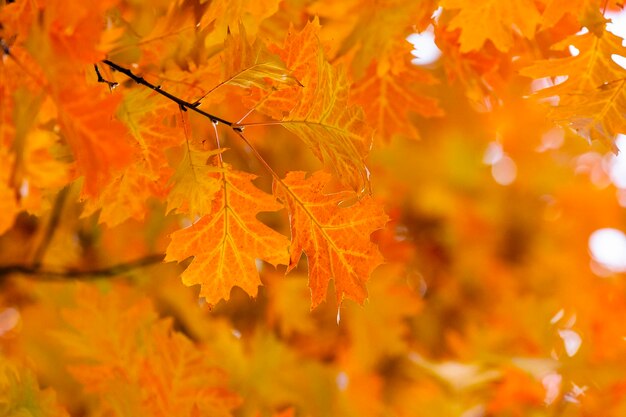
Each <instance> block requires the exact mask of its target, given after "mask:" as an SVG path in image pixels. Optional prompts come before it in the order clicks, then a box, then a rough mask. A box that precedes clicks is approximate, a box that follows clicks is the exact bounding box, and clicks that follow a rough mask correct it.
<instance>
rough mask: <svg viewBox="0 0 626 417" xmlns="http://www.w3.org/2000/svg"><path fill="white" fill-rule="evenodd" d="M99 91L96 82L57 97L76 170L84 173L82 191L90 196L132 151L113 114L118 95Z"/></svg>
mask: <svg viewBox="0 0 626 417" xmlns="http://www.w3.org/2000/svg"><path fill="white" fill-rule="evenodd" d="M102 93H103V90H102V88H101V87H99V86H98V87H89V88H84V89H72V88H66V89H64V90H62V91H60V93H59V94H58V97H56V101H57V105H58V108H59V122H60V125H61V130H62V132H63V134H64V136H65V139H66V140H67V142H68V143H69V145H70V147H71V148H72V151H73V153H74V157H75V159H76V165H77V169H78V173H79V174H80V175H84V176H85V186H84V191H85V193H86V194H87V195H91V196H94V195H96V194H97V193H98V191H99V189H100V188H101V187H103V186H104V185H106V184H107V183H108V182H109V181H110V180H112V179H113V177H114V176H115V174H116V172H117V171H120V170H121V169H122V168H125V167H126V166H128V165H129V164H130V163H131V162H132V160H133V154H134V152H135V149H134V148H133V146H132V145H131V143H130V142H129V140H128V139H129V137H128V129H127V128H126V127H125V126H124V124H123V123H121V122H120V121H119V120H116V119H114V118H113V117H112V115H113V114H115V111H116V110H117V106H118V105H119V102H120V99H121V97H120V96H117V95H108V96H104V97H103V96H102Z"/></svg>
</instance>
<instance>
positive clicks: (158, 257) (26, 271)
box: [0, 254, 165, 282]
mask: <svg viewBox="0 0 626 417" xmlns="http://www.w3.org/2000/svg"><path fill="white" fill-rule="evenodd" d="M163 258H165V255H164V254H155V255H148V256H146V257H144V258H140V259H137V260H134V261H130V262H124V263H119V264H115V265H111V266H107V267H102V268H98V269H65V270H51V269H47V268H46V267H45V266H38V265H18V264H16V265H4V266H0V282H1V281H3V280H4V279H5V278H6V276H9V275H12V274H21V275H28V276H30V277H32V278H34V279H37V280H40V281H63V280H66V279H79V280H86V281H90V280H94V279H99V278H103V277H113V276H116V275H123V274H125V273H127V272H130V271H133V270H135V269H139V268H143V267H146V266H150V265H155V264H159V263H161V262H162V261H163Z"/></svg>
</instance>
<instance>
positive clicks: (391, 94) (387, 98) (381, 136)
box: [350, 57, 443, 142]
mask: <svg viewBox="0 0 626 417" xmlns="http://www.w3.org/2000/svg"><path fill="white" fill-rule="evenodd" d="M403 58H404V57H403ZM436 82H437V80H436V78H434V77H433V76H432V75H431V74H429V73H428V72H426V71H424V70H422V69H420V68H417V67H415V66H409V65H407V64H406V63H405V62H404V60H402V59H399V60H398V59H397V60H394V62H393V64H392V65H391V66H390V67H389V69H388V70H386V71H384V72H383V73H382V74H379V73H378V70H377V65H376V63H373V64H372V65H370V67H369V68H368V70H367V72H366V73H365V76H364V77H363V78H362V79H361V80H360V81H359V82H358V83H357V84H356V85H354V86H353V87H352V91H351V92H350V94H351V98H352V99H353V100H354V101H355V102H356V103H358V104H360V105H361V106H362V107H363V110H364V111H365V115H366V117H367V120H368V121H369V123H370V125H371V126H373V127H374V128H375V131H376V133H375V135H376V138H377V139H378V140H381V141H383V142H389V141H390V140H391V138H392V137H393V136H394V135H395V134H401V135H403V136H405V137H409V138H411V139H418V138H419V137H420V135H419V132H418V130H417V129H416V128H415V125H414V123H412V122H411V120H410V119H409V113H417V114H419V115H421V116H425V117H433V116H442V115H443V111H442V110H441V109H440V108H439V106H438V104H437V101H436V100H435V99H433V98H431V97H427V96H425V95H422V94H420V93H419V92H418V91H417V89H418V88H419V86H420V85H425V84H435V83H436Z"/></svg>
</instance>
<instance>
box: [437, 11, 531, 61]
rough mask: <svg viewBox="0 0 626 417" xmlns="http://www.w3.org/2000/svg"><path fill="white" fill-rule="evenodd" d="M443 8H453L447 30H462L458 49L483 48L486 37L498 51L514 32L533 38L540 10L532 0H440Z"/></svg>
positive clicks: (509, 42)
mask: <svg viewBox="0 0 626 417" xmlns="http://www.w3.org/2000/svg"><path fill="white" fill-rule="evenodd" d="M440 5H441V6H442V7H443V8H444V9H445V10H456V11H457V14H456V15H455V16H454V17H453V18H452V20H450V23H449V25H448V30H455V29H460V30H461V37H460V38H459V42H460V43H461V46H460V50H461V52H469V51H473V50H477V49H480V48H482V46H483V44H484V43H485V42H486V41H488V40H489V41H491V42H493V44H494V46H495V47H496V48H498V50H499V51H501V52H507V51H508V50H509V49H511V47H512V46H513V39H514V34H515V33H516V32H520V33H521V35H522V36H524V37H526V38H528V39H532V38H533V37H534V35H535V29H536V26H537V25H538V24H539V22H540V20H541V14H540V13H539V10H538V9H537V6H536V4H535V2H534V1H532V0H511V1H505V2H502V1H499V0H479V1H476V2H467V1H464V0H442V1H441V2H440Z"/></svg>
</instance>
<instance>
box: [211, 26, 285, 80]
mask: <svg viewBox="0 0 626 417" xmlns="http://www.w3.org/2000/svg"><path fill="white" fill-rule="evenodd" d="M222 71H223V79H224V81H223V82H222V83H221V84H220V85H223V84H230V85H236V86H239V87H243V88H249V87H259V88H267V87H269V84H268V80H271V81H273V82H274V83H272V85H273V86H275V87H280V86H281V84H284V85H295V84H298V81H297V80H296V79H295V78H294V77H293V76H291V75H290V74H289V70H288V69H287V67H286V66H285V64H284V63H283V62H282V61H281V59H280V58H279V57H278V56H277V55H274V54H272V53H270V52H269V51H268V50H267V48H266V47H265V45H264V44H263V42H262V41H261V40H260V39H259V38H257V39H256V40H255V41H254V43H252V44H250V43H249V42H248V39H247V36H246V31H245V28H244V26H243V25H242V24H239V33H238V34H237V35H233V34H230V33H229V34H228V36H227V37H226V41H224V51H223V53H222Z"/></svg>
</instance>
